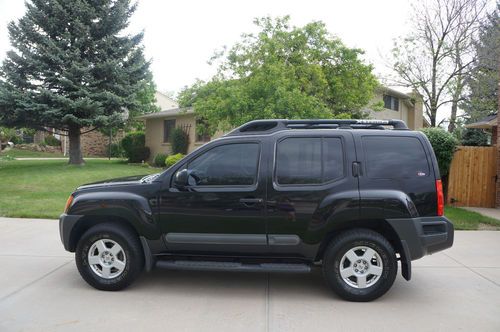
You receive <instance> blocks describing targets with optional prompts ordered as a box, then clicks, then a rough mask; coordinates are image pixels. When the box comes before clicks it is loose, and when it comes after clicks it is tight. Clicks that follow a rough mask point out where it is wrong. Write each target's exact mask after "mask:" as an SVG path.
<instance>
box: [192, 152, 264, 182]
mask: <svg viewBox="0 0 500 332" xmlns="http://www.w3.org/2000/svg"><path fill="white" fill-rule="evenodd" d="M258 165H259V144H258V143H231V144H226V145H219V146H217V147H215V148H213V149H210V150H208V151H207V152H205V153H204V154H202V155H201V156H199V157H197V158H196V159H194V160H193V161H191V162H189V164H188V167H187V169H188V171H189V173H190V184H191V185H196V186H249V185H252V184H255V183H256V182H257V171H258ZM191 181H194V182H193V183H191Z"/></svg>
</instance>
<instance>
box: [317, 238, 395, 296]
mask: <svg viewBox="0 0 500 332" xmlns="http://www.w3.org/2000/svg"><path fill="white" fill-rule="evenodd" d="M397 269H398V265H397V261H396V254H395V252H394V249H393V248H392V246H391V244H390V243H389V241H387V239H385V238H384V237H383V236H382V235H380V234H379V233H377V232H375V231H372V230H369V229H353V230H349V231H346V232H344V233H341V234H340V235H339V236H337V237H335V238H334V239H333V240H332V241H331V243H330V244H329V245H328V247H327V249H326V250H325V254H324V256H323V274H324V277H325V280H326V282H327V284H328V285H329V286H330V287H331V288H332V290H333V291H334V292H335V293H337V294H338V295H339V296H340V297H342V298H344V299H346V300H349V301H357V302H365V301H371V300H374V299H376V298H378V297H380V296H382V295H384V294H385V293H386V292H387V291H388V290H389V289H390V288H391V286H392V284H393V283H394V280H395V279H396V275H397Z"/></svg>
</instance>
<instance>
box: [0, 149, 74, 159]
mask: <svg viewBox="0 0 500 332" xmlns="http://www.w3.org/2000/svg"><path fill="white" fill-rule="evenodd" d="M2 157H6V159H9V157H10V158H61V157H64V156H63V154H62V153H52V152H38V151H29V150H20V149H16V148H14V149H10V150H8V151H2V152H0V158H2Z"/></svg>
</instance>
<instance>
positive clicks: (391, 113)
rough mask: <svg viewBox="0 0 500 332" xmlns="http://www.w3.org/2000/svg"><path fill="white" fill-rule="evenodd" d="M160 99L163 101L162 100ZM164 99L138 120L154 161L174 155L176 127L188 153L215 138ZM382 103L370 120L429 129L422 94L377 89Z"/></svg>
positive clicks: (190, 112)
mask: <svg viewBox="0 0 500 332" xmlns="http://www.w3.org/2000/svg"><path fill="white" fill-rule="evenodd" d="M165 97H166V96H165ZM167 98H168V97H167ZM157 99H158V101H160V99H159V98H157ZM161 100H164V101H165V107H161V109H162V110H161V111H160V112H157V113H150V114H145V115H142V116H139V117H138V118H137V119H139V120H143V121H144V122H145V127H146V146H147V147H149V149H150V151H151V156H150V160H153V158H154V157H155V156H156V155H157V154H158V153H171V147H170V142H169V139H170V133H171V131H172V129H173V128H176V127H180V128H182V129H183V130H184V132H186V133H187V134H188V138H189V148H188V152H191V151H193V150H194V149H196V148H197V147H199V146H201V145H203V144H204V143H206V142H208V141H210V139H211V137H209V136H206V135H200V134H198V133H197V131H196V125H197V123H198V120H197V119H196V116H195V114H194V111H193V109H191V108H179V105H178V104H176V103H175V101H173V100H171V99H169V100H167V99H161ZM380 101H382V102H383V103H384V109H383V110H382V111H378V112H375V111H372V110H368V109H367V110H366V111H367V112H369V118H371V119H380V120H384V119H400V120H403V121H405V122H406V124H407V125H408V127H409V128H410V129H420V128H423V127H428V126H429V125H428V123H427V122H426V120H425V119H424V117H423V102H422V98H421V97H420V96H419V95H416V94H415V95H414V94H405V93H401V92H399V91H396V90H393V89H390V88H388V87H382V88H379V89H377V91H376V95H375V97H374V98H373V100H372V103H377V102H380Z"/></svg>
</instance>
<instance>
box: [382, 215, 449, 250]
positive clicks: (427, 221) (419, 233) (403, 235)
mask: <svg viewBox="0 0 500 332" xmlns="http://www.w3.org/2000/svg"><path fill="white" fill-rule="evenodd" d="M387 221H388V222H389V224H390V225H391V226H392V227H393V228H394V230H395V231H396V233H397V234H398V236H399V239H400V240H401V242H402V244H403V246H406V248H405V249H407V254H408V256H409V257H407V258H409V260H415V259H419V258H421V257H423V256H425V255H429V254H432V253H435V252H438V251H441V250H444V249H447V248H450V247H451V246H452V245H453V233H454V228H453V224H452V223H451V222H450V221H449V220H448V219H447V218H446V217H444V216H443V217H420V218H405V219H389V220H387Z"/></svg>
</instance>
